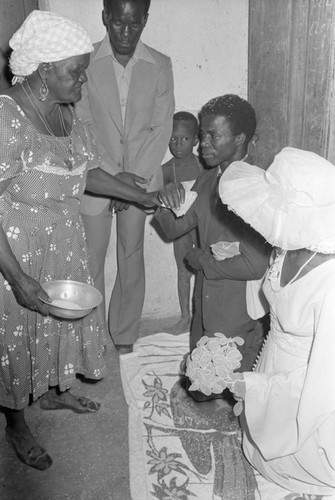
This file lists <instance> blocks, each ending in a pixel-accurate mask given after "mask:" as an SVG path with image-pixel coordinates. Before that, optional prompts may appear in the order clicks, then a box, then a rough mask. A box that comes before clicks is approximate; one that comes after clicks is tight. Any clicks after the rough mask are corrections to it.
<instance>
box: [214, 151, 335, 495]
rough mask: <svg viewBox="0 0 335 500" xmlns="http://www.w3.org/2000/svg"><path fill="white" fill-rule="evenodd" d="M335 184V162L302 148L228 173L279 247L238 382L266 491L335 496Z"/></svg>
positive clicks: (232, 198) (236, 203)
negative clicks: (251, 360) (265, 307)
mask: <svg viewBox="0 0 335 500" xmlns="http://www.w3.org/2000/svg"><path fill="white" fill-rule="evenodd" d="M334 187H335V167H334V165H332V164H331V163H330V162H329V161H327V160H325V159H324V158H321V157H320V156H318V155H317V154H315V153H312V152H310V151H302V150H299V149H295V148H284V149H283V150H282V151H281V152H280V153H279V154H278V155H277V156H276V157H275V159H274V162H273V163H272V165H270V167H269V168H268V170H267V171H264V170H262V169H260V168H258V167H255V166H252V165H246V164H244V163H241V162H234V163H232V164H231V165H230V167H228V169H227V170H226V171H225V172H224V174H223V175H222V177H221V180H220V195H221V198H222V201H223V203H226V204H227V205H228V207H230V208H231V209H232V210H233V211H234V212H236V213H237V214H238V215H239V216H240V217H242V218H243V219H244V220H245V221H246V222H247V223H249V224H250V225H251V226H252V227H253V228H254V229H256V230H257V231H258V232H259V233H260V234H262V235H263V236H264V238H265V239H266V240H267V241H268V242H269V243H271V245H273V246H275V247H277V251H276V254H275V256H274V260H273V263H272V265H271V267H270V269H269V271H268V273H267V276H266V279H265V283H264V287H263V288H264V292H265V295H266V297H267V299H268V302H269V304H270V314H271V330H270V333H269V336H268V338H267V341H266V343H265V345H264V347H263V350H262V353H261V355H260V358H259V360H258V363H257V365H256V367H255V369H254V371H253V372H245V373H243V374H235V375H234V377H235V378H236V380H235V381H234V383H233V384H232V386H231V390H232V391H233V392H234V393H235V395H236V396H237V398H240V399H243V400H244V411H243V414H242V416H241V424H242V430H243V449H244V452H245V455H246V457H247V459H248V460H249V462H250V463H251V464H252V465H253V466H254V467H255V469H256V470H257V471H258V472H259V473H260V474H261V476H258V479H259V487H260V493H261V498H264V499H266V500H267V499H269V498H271V499H273V500H276V499H282V498H291V496H290V491H291V492H294V493H296V494H298V493H299V494H300V495H301V496H299V498H302V497H304V498H307V497H308V498H310V496H309V495H311V496H313V498H321V496H322V495H325V497H323V496H322V498H330V496H331V498H334V497H335V447H334V442H335V363H334V359H335V332H334V329H335V189H334ZM267 481H270V482H272V483H275V484H271V483H268V482H267ZM275 485H278V486H275ZM263 492H264V493H263ZM319 495H320V496H319ZM328 496H329V497H328ZM292 498H293V497H292ZM294 498H296V497H294Z"/></svg>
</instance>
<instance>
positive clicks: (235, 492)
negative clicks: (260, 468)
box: [120, 333, 335, 500]
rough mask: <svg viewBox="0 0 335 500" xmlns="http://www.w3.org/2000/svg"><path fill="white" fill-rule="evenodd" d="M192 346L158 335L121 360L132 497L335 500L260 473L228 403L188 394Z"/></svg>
mask: <svg viewBox="0 0 335 500" xmlns="http://www.w3.org/2000/svg"><path fill="white" fill-rule="evenodd" d="M188 346H189V334H182V335H177V336H175V335H170V334H168V333H157V334H154V335H150V336H147V337H143V338H141V339H139V340H138V341H137V342H136V344H135V347H134V352H133V353H132V354H126V355H124V356H120V367H121V377H122V384H123V390H124V394H125V398H126V401H127V403H128V405H129V470H130V491H131V498H132V500H154V499H159V500H192V499H199V500H321V499H324V500H333V499H334V498H335V497H334V496H331V497H330V496H327V497H323V496H320V495H308V494H300V493H292V492H290V491H288V490H285V489H283V488H281V487H279V486H277V485H275V484H273V483H270V482H269V481H266V480H265V479H264V478H262V477H261V476H260V475H259V474H258V473H257V472H255V471H254V469H253V468H252V467H251V466H250V465H249V464H248V463H247V462H246V460H245V458H244V456H243V454H242V452H241V433H240V429H239V425H238V421H237V419H236V418H235V417H234V416H233V414H232V411H231V408H230V406H229V405H228V403H226V402H224V401H222V400H214V401H210V402H206V403H196V402H195V401H194V400H193V399H192V398H191V397H190V396H189V395H188V394H187V391H186V390H185V388H184V386H185V380H184V379H183V376H182V375H181V370H180V365H181V363H182V361H183V359H184V356H185V354H186V353H187V352H188Z"/></svg>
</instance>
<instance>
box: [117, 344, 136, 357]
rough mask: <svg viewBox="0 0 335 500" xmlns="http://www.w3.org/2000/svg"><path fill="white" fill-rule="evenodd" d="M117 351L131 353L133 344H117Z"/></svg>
mask: <svg viewBox="0 0 335 500" xmlns="http://www.w3.org/2000/svg"><path fill="white" fill-rule="evenodd" d="M115 349H116V350H117V352H118V353H119V354H120V355H121V354H129V353H130V352H133V344H118V345H116V346H115Z"/></svg>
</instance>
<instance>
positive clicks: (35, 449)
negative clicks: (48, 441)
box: [6, 426, 52, 470]
mask: <svg viewBox="0 0 335 500" xmlns="http://www.w3.org/2000/svg"><path fill="white" fill-rule="evenodd" d="M6 439H7V441H8V443H9V444H10V445H11V446H12V447H13V449H14V451H15V453H16V455H17V456H18V458H19V459H20V460H21V462H23V463H24V464H26V465H28V466H29V467H33V468H34V469H38V470H45V469H48V468H49V467H50V466H51V465H52V458H51V457H50V456H49V455H48V453H47V451H46V450H45V449H44V448H42V446H40V445H39V444H38V442H37V441H36V439H35V438H34V436H33V435H32V434H31V432H30V429H29V427H28V426H27V427H26V429H23V428H22V427H21V428H20V431H16V430H14V429H13V428H12V427H8V426H7V427H6Z"/></svg>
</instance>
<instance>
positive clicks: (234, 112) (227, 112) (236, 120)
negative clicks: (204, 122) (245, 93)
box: [199, 94, 257, 143]
mask: <svg viewBox="0 0 335 500" xmlns="http://www.w3.org/2000/svg"><path fill="white" fill-rule="evenodd" d="M208 115H214V116H224V117H225V118H226V120H227V121H228V122H229V125H230V128H231V131H232V133H233V134H234V135H238V134H241V133H244V134H245V136H246V142H247V143H249V142H250V141H251V139H252V138H253V137H254V135H255V131H256V126H257V120H256V113H255V110H254V108H253V107H252V106H251V104H250V103H249V102H248V101H246V100H245V99H242V98H241V97H239V96H238V95H235V94H226V95H223V96H219V97H214V98H213V99H211V100H210V101H208V102H207V103H206V104H204V106H203V107H202V108H201V110H200V113H199V119H200V120H201V118H202V117H203V116H208Z"/></svg>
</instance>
